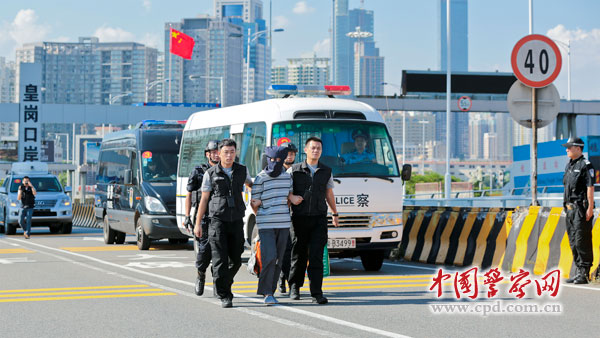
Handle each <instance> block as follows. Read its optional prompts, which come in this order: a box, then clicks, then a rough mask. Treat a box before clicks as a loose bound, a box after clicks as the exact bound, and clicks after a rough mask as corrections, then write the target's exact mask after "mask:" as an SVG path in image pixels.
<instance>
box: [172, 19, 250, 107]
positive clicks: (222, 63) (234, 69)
mask: <svg viewBox="0 0 600 338" xmlns="http://www.w3.org/2000/svg"><path fill="white" fill-rule="evenodd" d="M171 28H172V29H175V30H178V31H180V32H183V33H184V34H186V35H189V36H191V37H192V38H193V39H194V41H195V45H194V49H193V53H192V58H191V60H185V59H183V58H181V57H179V56H176V55H172V54H171V53H170V52H169V44H170V40H171V38H170V32H171ZM165 61H166V62H165V64H166V66H165V67H164V74H165V75H164V77H165V79H170V81H165V85H164V89H163V90H164V92H165V94H166V95H165V96H166V97H167V99H166V100H165V101H167V102H187V103H197V102H202V103H204V102H210V103H221V104H222V105H223V106H231V105H236V104H240V103H242V29H241V27H240V26H238V25H236V24H233V23H231V22H228V21H224V20H221V19H217V18H214V17H210V16H208V15H203V16H200V17H197V18H190V19H183V20H182V21H181V22H170V23H166V24H165ZM221 93H223V97H221Z"/></svg>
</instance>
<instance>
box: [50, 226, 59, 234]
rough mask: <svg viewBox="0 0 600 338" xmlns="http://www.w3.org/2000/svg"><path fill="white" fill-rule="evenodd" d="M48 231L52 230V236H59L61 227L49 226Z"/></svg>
mask: <svg viewBox="0 0 600 338" xmlns="http://www.w3.org/2000/svg"><path fill="white" fill-rule="evenodd" d="M48 229H49V230H50V233H51V234H57V233H58V232H59V231H60V226H56V225H49V226H48Z"/></svg>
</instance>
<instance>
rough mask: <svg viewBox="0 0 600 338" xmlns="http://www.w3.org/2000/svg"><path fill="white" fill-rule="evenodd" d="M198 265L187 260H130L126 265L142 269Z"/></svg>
mask: <svg viewBox="0 0 600 338" xmlns="http://www.w3.org/2000/svg"><path fill="white" fill-rule="evenodd" d="M194 265H196V264H195V263H193V262H190V263H185V262H176V261H173V262H168V261H167V262H129V263H127V264H126V265H125V266H130V267H133V268H140V269H165V268H189V267H191V266H194Z"/></svg>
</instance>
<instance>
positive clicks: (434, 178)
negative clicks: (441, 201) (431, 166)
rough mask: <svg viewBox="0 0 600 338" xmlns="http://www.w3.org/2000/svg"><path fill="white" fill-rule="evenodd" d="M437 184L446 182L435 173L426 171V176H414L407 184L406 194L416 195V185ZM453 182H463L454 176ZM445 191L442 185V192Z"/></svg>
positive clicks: (441, 176)
mask: <svg viewBox="0 0 600 338" xmlns="http://www.w3.org/2000/svg"><path fill="white" fill-rule="evenodd" d="M435 182H444V176H443V175H441V174H438V173H436V172H434V171H426V172H425V175H418V174H415V175H412V176H411V178H410V181H408V182H406V183H405V184H406V194H407V195H414V193H415V184H416V183H435ZM452 182H462V181H461V179H459V178H458V177H456V176H452ZM443 190H444V185H442V191H443Z"/></svg>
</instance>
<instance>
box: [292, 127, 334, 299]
mask: <svg viewBox="0 0 600 338" xmlns="http://www.w3.org/2000/svg"><path fill="white" fill-rule="evenodd" d="M304 152H305V153H306V161H303V162H301V163H296V164H294V165H293V166H292V167H291V168H290V169H289V170H288V172H289V173H291V175H292V180H293V194H294V195H297V196H302V198H303V200H302V203H300V204H298V205H292V232H291V233H292V268H291V271H290V298H291V299H294V300H298V299H300V288H301V287H302V285H303V284H304V272H305V271H306V262H307V260H308V279H309V280H310V295H311V296H312V301H313V303H317V304H327V298H325V297H324V296H323V290H322V286H323V250H324V249H325V245H326V244H327V205H329V208H331V211H332V212H333V213H332V214H331V216H332V223H333V225H334V226H335V227H337V226H339V223H338V213H337V208H336V205H335V196H334V194H333V186H334V185H333V176H332V172H331V168H329V167H328V166H326V165H324V164H323V163H321V162H319V158H321V153H322V152H323V142H322V141H321V139H320V138H318V137H310V138H308V139H307V140H306V143H305V145H304Z"/></svg>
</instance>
